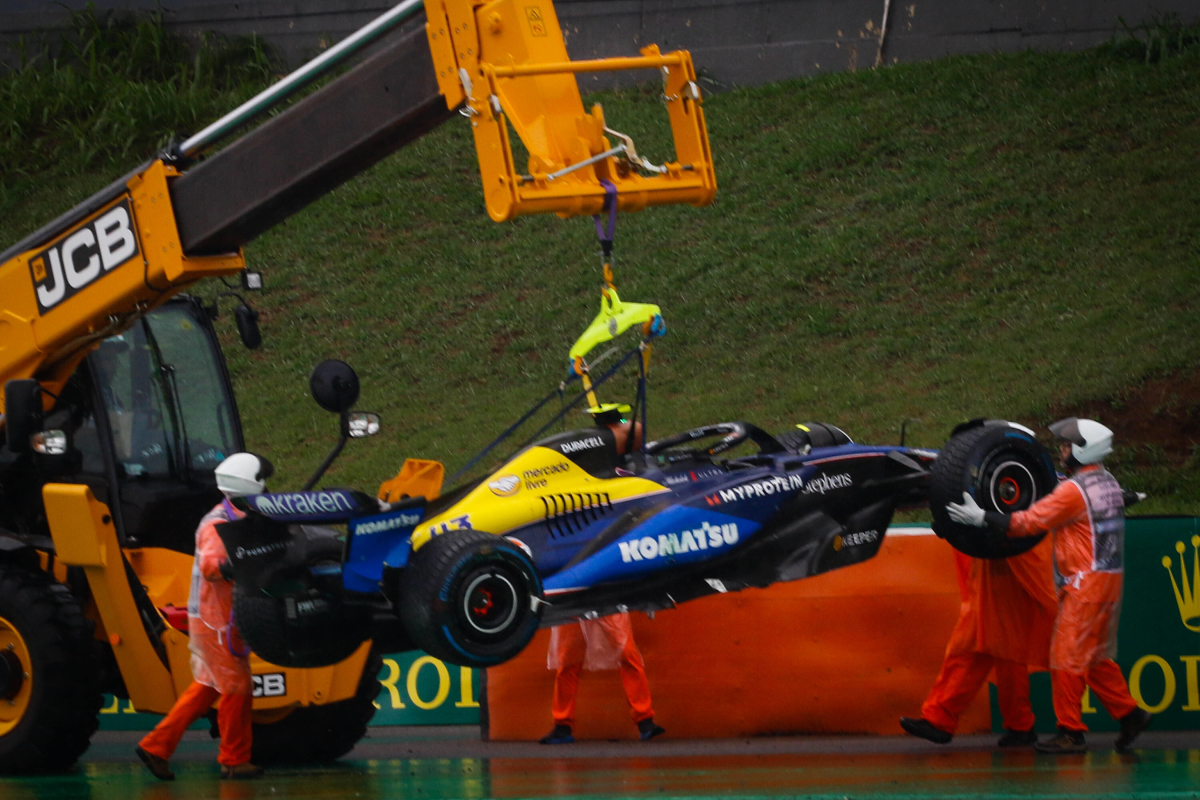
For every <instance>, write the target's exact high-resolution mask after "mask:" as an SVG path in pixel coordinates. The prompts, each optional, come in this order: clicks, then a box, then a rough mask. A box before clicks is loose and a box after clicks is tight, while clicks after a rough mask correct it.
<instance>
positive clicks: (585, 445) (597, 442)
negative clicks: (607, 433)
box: [558, 436, 604, 455]
mask: <svg viewBox="0 0 1200 800" xmlns="http://www.w3.org/2000/svg"><path fill="white" fill-rule="evenodd" d="M603 446H604V440H603V439H601V438H600V437H599V436H589V437H588V438H586V439H580V440H579V441H578V442H563V443H562V444H560V445H559V446H558V449H559V451H560V452H562V454H563V455H566V454H567V453H576V452H578V451H580V450H591V449H592V448H594V447H603Z"/></svg>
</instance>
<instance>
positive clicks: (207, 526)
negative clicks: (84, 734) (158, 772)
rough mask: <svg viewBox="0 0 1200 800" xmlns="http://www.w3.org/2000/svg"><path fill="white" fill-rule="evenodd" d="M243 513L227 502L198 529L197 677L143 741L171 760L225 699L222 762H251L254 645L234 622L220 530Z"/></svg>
mask: <svg viewBox="0 0 1200 800" xmlns="http://www.w3.org/2000/svg"><path fill="white" fill-rule="evenodd" d="M242 516H244V514H242V512H240V511H237V510H236V509H234V508H233V506H231V505H229V504H228V503H227V502H223V503H220V504H219V505H217V506H216V507H215V508H213V510H212V511H210V512H208V514H207V515H205V517H204V519H202V520H201V521H200V527H198V528H197V529H196V560H195V562H194V563H193V565H192V590H191V593H190V594H189V596H188V639H189V641H188V649H189V650H191V651H192V678H193V680H192V684H191V686H189V687H188V688H187V689H186V690H184V692H183V694H181V695H180V696H179V697H178V699H176V700H175V705H174V706H172V707H171V711H170V712H169V713H168V714H167V715H166V716H165V717H163V719H162V721H161V722H159V723H158V725H157V726H156V727H155V728H154V730H152V731H151V732H150V733H148V734H146V737H145V738H144V739H142V741H141V747H142V749H143V750H145V751H146V752H148V753H151V754H153V755H156V756H158V757H159V758H163V759H169V758H170V757H171V754H172V753H174V752H175V748H176V747H177V746H178V745H179V740H180V739H182V738H183V734H184V731H186V730H187V729H188V728H189V727H190V726H191V724H192V723H193V722H195V721H196V720H198V719H200V718H201V717H203V716H204V715H205V714H207V713H208V710H209V709H210V708H212V704H213V703H215V702H216V701H217V698H220V700H221V704H220V706H218V707H217V727H218V728H219V729H220V731H221V747H220V752H219V753H218V755H217V761H219V762H220V763H221V764H222V765H223V766H226V767H236V766H237V765H239V764H246V763H249V761H250V743H251V736H252V733H251V731H252V720H251V711H252V705H253V702H254V700H253V697H252V694H253V679H252V677H251V674H250V657H249V649H248V648H246V647H245V645H244V644H243V643H242V638H241V635H240V634H239V633H238V631H237V628H236V627H234V625H233V613H232V609H233V584H232V583H230V582H229V581H227V580H225V578H224V576H222V575H221V562H222V561H225V560H227V559H228V557H229V556H228V554H227V553H226V552H225V545H224V543H222V542H221V537H220V536H219V535H218V534H217V525H218V524H219V523H221V522H227V521H229V520H231V519H238V518H241V517H242ZM239 653H241V655H239Z"/></svg>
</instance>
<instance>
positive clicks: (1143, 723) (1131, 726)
mask: <svg viewBox="0 0 1200 800" xmlns="http://www.w3.org/2000/svg"><path fill="white" fill-rule="evenodd" d="M1152 719H1154V715H1153V714H1151V713H1150V712H1149V711H1146V710H1145V709H1142V708H1135V709H1134V710H1133V711H1130V712H1129V713H1128V714H1126V715H1125V716H1123V717H1121V733H1120V735H1119V736H1117V741H1116V747H1117V751H1118V752H1121V753H1123V752H1125V751H1126V750H1128V749H1129V745H1131V744H1133V740H1134V739H1136V738H1137V737H1138V734H1140V733H1141V732H1142V731H1144V730H1146V728H1147V727H1149V725H1150V720H1152Z"/></svg>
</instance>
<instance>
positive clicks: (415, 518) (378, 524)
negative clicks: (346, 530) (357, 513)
mask: <svg viewBox="0 0 1200 800" xmlns="http://www.w3.org/2000/svg"><path fill="white" fill-rule="evenodd" d="M420 521H421V515H420V514H401V515H400V516H398V517H392V518H391V519H378V520H375V521H374V522H364V523H362V524H360V525H355V526H354V535H355V536H366V535H368V534H372V533H383V532H384V531H391V530H395V529H396V528H407V527H408V526H410V525H416V524H417V523H418V522H420Z"/></svg>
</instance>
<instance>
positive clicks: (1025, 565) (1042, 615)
mask: <svg viewBox="0 0 1200 800" xmlns="http://www.w3.org/2000/svg"><path fill="white" fill-rule="evenodd" d="M954 556H955V566H956V567H957V568H958V588H959V593H960V594H961V596H962V605H961V606H960V607H959V613H958V622H957V623H955V625H954V632H953V633H952V634H951V635H950V643H949V644H947V645H946V656H945V658H944V659H943V660H942V669H941V671H940V672H939V673H938V676H937V680H936V681H934V683H933V687H932V688H930V690H929V695H928V696H927V697H926V698H925V703H924V704H923V705H922V706H921V717H922V718H923V719H924V720H925V721H926V722H929V723H930V724H931V725H933V726H934V727H935V728H938V729H939V730H943V731H945V732H946V733H954V731H955V728H957V727H958V718H959V715H960V714H962V712H963V711H965V710H966V708H967V706H968V705H969V704H970V702H971V700H972V699H974V697H975V695H976V693H977V692H978V691H979V689H980V688H981V687H982V686H983V684H984V681H986V680H987V676H988V673H989V672H991V671H992V670H995V675H996V689H997V692H998V694H999V696H1000V713H1001V715H1002V716H1003V717H1004V727H1005V728H1007V729H1008V730H1013V731H1028V730H1032V729H1033V722H1034V717H1033V709H1032V707H1031V706H1030V703H1029V672H1030V671H1031V670H1034V669H1043V670H1044V669H1046V668H1047V666H1048V660H1049V652H1050V634H1051V631H1052V630H1053V629H1054V616H1055V613H1056V612H1057V611H1058V603H1057V601H1056V600H1055V597H1054V582H1053V578H1052V567H1051V563H1050V561H1051V555H1050V543H1049V542H1048V541H1046V542H1042V543H1039V544H1038V546H1037V547H1034V548H1033V549H1032V550H1030V551H1028V552H1026V553H1022V554H1021V555H1019V556H1013V557H1012V558H1007V559H977V558H969V557H968V556H965V555H963V554H962V553H959V552H957V551H955V553H954Z"/></svg>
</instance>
